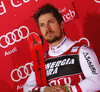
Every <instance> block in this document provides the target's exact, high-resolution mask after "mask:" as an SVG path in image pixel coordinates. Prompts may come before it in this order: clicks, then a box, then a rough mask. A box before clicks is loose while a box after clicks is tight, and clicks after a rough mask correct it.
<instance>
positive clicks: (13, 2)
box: [11, 0, 22, 7]
mask: <svg viewBox="0 0 100 92" xmlns="http://www.w3.org/2000/svg"><path fill="white" fill-rule="evenodd" d="M11 4H12V6H14V7H19V6H21V5H22V3H19V4H17V5H15V4H14V2H13V0H11Z"/></svg>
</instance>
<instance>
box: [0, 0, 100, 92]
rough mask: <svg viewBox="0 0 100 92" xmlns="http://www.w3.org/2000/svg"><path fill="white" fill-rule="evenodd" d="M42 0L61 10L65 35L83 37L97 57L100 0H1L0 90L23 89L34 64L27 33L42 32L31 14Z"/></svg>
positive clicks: (15, 91)
mask: <svg viewBox="0 0 100 92" xmlns="http://www.w3.org/2000/svg"><path fill="white" fill-rule="evenodd" d="M45 3H51V4H53V5H54V6H55V7H56V8H58V10H59V12H60V13H61V14H62V17H63V19H64V22H65V33H66V36H67V37H68V38H70V39H71V40H73V41H75V40H77V41H80V40H84V41H85V42H86V43H87V44H88V45H90V46H91V47H92V48H93V49H94V51H95V52H96V54H97V56H98V58H99V60H100V50H99V47H100V43H99V42H100V41H99V39H100V38H99V35H100V0H73V1H72V0H0V92H22V90H23V86H24V83H25V81H26V80H27V78H28V76H29V74H30V73H31V71H32V68H33V63H32V58H31V54H30V50H29V46H28V42H27V37H28V35H29V34H30V33H31V32H37V33H39V34H41V33H40V31H39V29H38V27H37V25H36V23H35V22H34V20H33V18H32V17H31V16H32V15H33V14H34V12H35V11H36V9H37V7H39V6H41V5H43V4H45ZM79 39H80V40H79ZM87 39H88V40H87ZM45 43H47V42H46V41H45V40H44V44H45ZM44 47H46V48H45V49H44V50H45V51H46V50H47V47H48V44H46V45H44Z"/></svg>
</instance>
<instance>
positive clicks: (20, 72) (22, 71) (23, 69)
mask: <svg viewBox="0 0 100 92" xmlns="http://www.w3.org/2000/svg"><path fill="white" fill-rule="evenodd" d="M32 69H33V62H31V63H26V64H25V66H20V67H19V68H18V69H14V70H12V72H11V79H12V80H13V81H14V82H18V81H20V80H21V79H25V78H26V77H27V76H29V75H30V71H32ZM15 77H16V78H15Z"/></svg>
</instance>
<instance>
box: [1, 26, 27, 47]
mask: <svg viewBox="0 0 100 92" xmlns="http://www.w3.org/2000/svg"><path fill="white" fill-rule="evenodd" d="M26 31H27V32H26ZM28 35H29V29H28V28H27V27H26V26H21V27H20V28H19V29H14V30H13V32H8V33H7V34H6V35H2V36H0V47H2V48H7V47H8V46H9V45H13V44H14V43H15V42H19V41H21V40H22V39H25V38H27V37H28Z"/></svg>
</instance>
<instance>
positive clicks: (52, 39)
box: [46, 31, 62, 44]
mask: <svg viewBox="0 0 100 92" xmlns="http://www.w3.org/2000/svg"><path fill="white" fill-rule="evenodd" d="M51 32H52V33H54V31H51ZM61 38H62V31H61V32H60V36H56V35H55V36H54V37H53V38H51V39H50V38H47V39H46V41H47V42H49V43H50V44H52V43H54V42H56V41H59V40H60V39H61Z"/></svg>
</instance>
